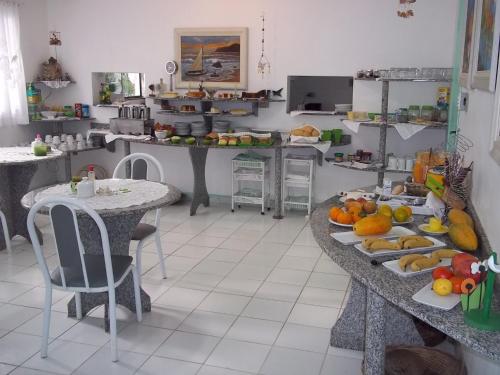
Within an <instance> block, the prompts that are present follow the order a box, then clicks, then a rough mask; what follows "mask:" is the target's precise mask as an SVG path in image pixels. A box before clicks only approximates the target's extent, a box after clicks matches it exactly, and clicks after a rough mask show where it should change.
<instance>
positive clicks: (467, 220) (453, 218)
mask: <svg viewBox="0 0 500 375" xmlns="http://www.w3.org/2000/svg"><path fill="white" fill-rule="evenodd" d="M448 220H449V221H450V223H451V224H467V225H468V226H470V227H471V228H474V221H473V220H472V218H471V217H470V216H469V214H468V213H466V212H465V211H462V210H459V209H457V208H452V209H451V210H450V212H448Z"/></svg>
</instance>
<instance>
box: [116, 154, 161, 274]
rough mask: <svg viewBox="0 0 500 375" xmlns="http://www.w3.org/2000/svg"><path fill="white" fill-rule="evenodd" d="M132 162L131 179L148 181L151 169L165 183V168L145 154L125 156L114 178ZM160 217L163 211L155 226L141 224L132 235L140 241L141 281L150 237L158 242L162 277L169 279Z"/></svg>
mask: <svg viewBox="0 0 500 375" xmlns="http://www.w3.org/2000/svg"><path fill="white" fill-rule="evenodd" d="M128 162H130V164H131V171H130V172H131V178H132V179H134V180H148V169H149V168H150V167H151V168H152V169H153V168H154V169H155V170H156V173H157V174H158V176H159V178H160V182H161V183H165V174H164V173H163V168H162V166H161V164H160V162H159V161H158V159H156V158H155V157H153V156H151V155H149V154H144V153H135V154H130V155H127V156H125V157H124V158H123V159H122V160H120V162H119V163H118V164H117V166H116V167H115V170H114V172H113V178H119V177H118V176H119V174H120V171H121V170H122V169H123V168H125V165H126V163H128ZM160 217H161V209H157V210H156V217H155V224H154V225H150V224H146V223H139V224H138V225H137V227H136V228H135V230H134V233H133V235H132V240H133V241H139V243H138V244H137V250H136V260H135V263H136V267H137V273H138V275H139V280H140V278H141V254H142V247H143V245H144V241H146V240H147V239H148V238H149V237H150V236H152V235H154V236H155V242H156V252H157V253H158V257H159V258H160V270H161V274H162V277H163V278H164V279H166V278H167V273H166V271H165V263H164V258H163V250H162V247H161V235H160V231H159V230H158V228H159V227H160Z"/></svg>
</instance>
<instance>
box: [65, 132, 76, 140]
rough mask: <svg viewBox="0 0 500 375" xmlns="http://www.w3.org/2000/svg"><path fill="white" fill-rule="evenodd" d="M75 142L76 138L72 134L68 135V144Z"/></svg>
mask: <svg viewBox="0 0 500 375" xmlns="http://www.w3.org/2000/svg"><path fill="white" fill-rule="evenodd" d="M74 140H75V138H73V136H72V135H71V134H68V135H67V136H66V142H73V141H74Z"/></svg>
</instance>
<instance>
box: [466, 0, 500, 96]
mask: <svg viewBox="0 0 500 375" xmlns="http://www.w3.org/2000/svg"><path fill="white" fill-rule="evenodd" d="M497 5H498V4H497V0H478V2H477V5H476V6H477V8H478V9H477V18H476V27H475V33H476V36H475V46H476V47H475V48H474V64H473V72H472V85H471V86H472V87H473V88H477V89H481V90H486V91H491V92H494V91H495V84H496V72H497V64H498V43H499V35H500V24H499V9H498V8H499V7H498V6H497Z"/></svg>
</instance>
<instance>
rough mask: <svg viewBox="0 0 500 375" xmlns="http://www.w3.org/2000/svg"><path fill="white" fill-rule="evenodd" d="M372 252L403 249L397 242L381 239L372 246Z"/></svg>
mask: <svg viewBox="0 0 500 375" xmlns="http://www.w3.org/2000/svg"><path fill="white" fill-rule="evenodd" d="M370 250H401V247H400V246H399V244H398V243H397V242H390V241H387V240H385V239H382V238H379V239H377V240H375V241H373V242H372V243H371V244H370Z"/></svg>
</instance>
